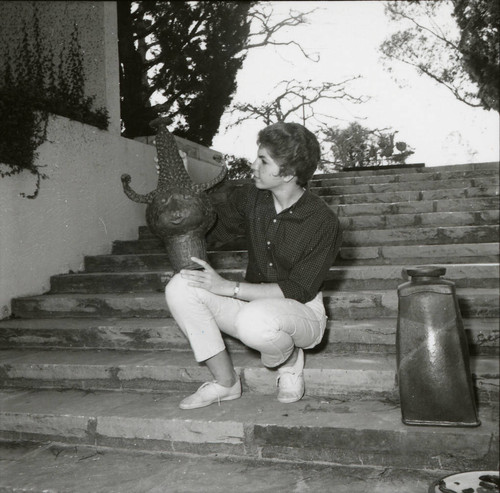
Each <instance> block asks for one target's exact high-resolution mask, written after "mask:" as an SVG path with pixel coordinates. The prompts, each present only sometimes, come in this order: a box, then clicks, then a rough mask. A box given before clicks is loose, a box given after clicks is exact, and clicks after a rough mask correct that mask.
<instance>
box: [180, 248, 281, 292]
mask: <svg viewBox="0 0 500 493" xmlns="http://www.w3.org/2000/svg"><path fill="white" fill-rule="evenodd" d="M191 260H193V262H196V263H197V264H199V265H201V266H202V267H203V269H204V270H185V269H183V270H181V272H180V274H181V276H182V277H183V278H184V279H188V280H189V283H188V284H189V285H190V286H194V287H196V288H202V289H206V290H207V291H210V292H211V293H214V294H218V295H220V296H229V297H233V296H234V295H235V288H236V286H237V282H236V281H230V280H228V279H224V278H223V277H222V276H220V275H219V274H218V273H217V272H216V271H215V270H214V269H213V268H212V267H211V266H210V264H209V263H208V262H205V261H204V260H201V259H199V258H196V257H191ZM235 297H236V298H238V299H240V300H245V301H252V300H257V299H260V298H284V297H285V296H284V294H283V291H281V288H280V287H279V285H278V284H277V283H263V284H253V283H249V282H240V283H239V291H238V294H237V296H235Z"/></svg>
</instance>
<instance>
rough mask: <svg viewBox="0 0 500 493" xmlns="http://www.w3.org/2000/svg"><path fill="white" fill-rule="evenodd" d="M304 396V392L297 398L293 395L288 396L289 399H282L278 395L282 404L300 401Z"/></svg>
mask: <svg viewBox="0 0 500 493" xmlns="http://www.w3.org/2000/svg"><path fill="white" fill-rule="evenodd" d="M302 397H304V394H302V395H301V396H300V397H298V398H296V397H291V398H288V399H280V398H279V397H278V401H279V402H281V403H282V404H291V403H292V402H298V401H300V400H301V399H302Z"/></svg>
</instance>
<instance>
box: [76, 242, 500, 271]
mask: <svg viewBox="0 0 500 493" xmlns="http://www.w3.org/2000/svg"><path fill="white" fill-rule="evenodd" d="M208 259H209V261H210V264H211V265H212V266H213V267H214V268H216V269H231V268H237V267H239V266H242V265H246V263H247V262H248V252H246V251H245V250H238V251H230V250H227V251H213V250H212V251H210V250H209V252H208ZM498 260H499V249H498V243H472V244H452V245H402V246H384V247H344V248H341V250H340V252H339V256H338V257H337V259H336V261H335V264H336V265H337V264H339V265H355V264H357V263H363V264H366V265H380V264H391V263H393V264H399V265H416V264H426V265H428V264H435V263H439V264H453V263H470V262H478V263H498ZM169 269H171V266H170V262H169V261H168V257H167V255H166V253H165V252H163V253H143V254H125V253H123V254H112V255H94V256H86V257H85V258H84V270H85V272H87V273H91V272H136V271H152V270H162V271H163V270H169Z"/></svg>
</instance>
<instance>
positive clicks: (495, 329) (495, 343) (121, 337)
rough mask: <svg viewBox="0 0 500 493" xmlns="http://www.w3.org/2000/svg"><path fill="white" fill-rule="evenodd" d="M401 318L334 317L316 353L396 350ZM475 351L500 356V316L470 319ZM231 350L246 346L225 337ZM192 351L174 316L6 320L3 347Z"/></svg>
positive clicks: (0, 338) (0, 332)
mask: <svg viewBox="0 0 500 493" xmlns="http://www.w3.org/2000/svg"><path fill="white" fill-rule="evenodd" d="M396 322H397V321H396V318H378V319H365V320H350V319H343V320H331V321H328V323H327V328H326V331H325V336H324V338H323V341H322V342H321V344H320V345H319V346H318V347H317V348H315V349H314V350H311V352H313V353H318V352H321V353H329V354H331V353H334V354H359V353H384V354H386V353H389V354H394V353H395V352H396V348H395V340H396ZM463 322H464V327H465V333H466V335H467V338H468V341H469V350H470V351H471V353H472V354H477V355H498V353H499V341H500V332H499V320H498V319H497V318H491V319H487V318H485V319H482V318H469V319H464V321H463ZM224 339H225V343H226V346H227V347H228V348H229V350H230V351H231V352H238V351H244V352H246V351H247V348H246V346H244V345H243V344H242V343H240V342H239V341H237V340H236V339H233V338H232V337H229V336H224ZM22 348H24V349H62V348H64V349H75V348H76V349H78V348H80V349H126V350H137V351H141V350H150V351H152V350H166V349H170V350H188V349H189V344H188V342H187V339H186V338H185V337H184V336H183V335H182V333H181V331H180V329H179V328H178V326H177V324H176V323H175V321H174V320H173V319H172V318H160V319H154V318H123V319H120V318H37V319H9V320H2V321H0V349H22Z"/></svg>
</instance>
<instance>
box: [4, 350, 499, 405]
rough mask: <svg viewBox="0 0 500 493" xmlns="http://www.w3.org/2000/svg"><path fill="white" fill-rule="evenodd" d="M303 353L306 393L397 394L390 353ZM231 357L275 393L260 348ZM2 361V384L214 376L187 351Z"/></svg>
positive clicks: (98, 384) (170, 382)
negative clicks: (349, 354) (333, 354)
mask: <svg viewBox="0 0 500 493" xmlns="http://www.w3.org/2000/svg"><path fill="white" fill-rule="evenodd" d="M306 358H307V363H306V366H307V368H306V370H304V372H305V373H304V378H305V380H306V386H307V395H319V396H325V397H326V396H329V397H334V396H339V395H346V394H359V395H364V396H368V395H376V394H379V393H382V394H387V395H390V396H391V397H392V398H395V397H396V396H395V391H396V383H395V368H396V363H395V358H394V356H393V355H364V356H363V357H353V356H336V357H332V355H331V354H330V355H328V356H326V355H322V354H321V355H319V354H307V355H306ZM487 358H488V357H481V358H478V359H477V362H476V367H475V368H476V370H474V371H475V373H474V375H475V378H479V379H484V375H488V374H489V375H491V374H494V373H495V371H494V365H493V364H492V363H493V360H491V361H489V360H488V359H487ZM232 360H233V363H234V366H235V370H236V372H237V373H238V374H239V375H240V377H241V379H242V381H243V386H244V391H245V392H250V393H256V394H267V395H269V394H270V395H274V394H275V392H276V377H277V372H276V371H275V370H274V371H273V370H269V369H267V368H265V367H264V366H262V364H261V363H260V357H259V355H258V353H256V352H253V351H252V352H251V351H246V352H237V353H234V354H233V355H232ZM0 361H1V362H2V363H1V364H0V369H1V371H0V374H1V375H2V377H1V378H0V386H1V387H2V388H8V387H16V388H59V389H72V388H76V389H87V390H99V389H100V390H104V389H115V390H137V391H141V390H142V391H144V390H154V391H158V392H163V391H169V390H179V389H181V390H182V389H184V390H186V391H190V390H193V391H194V390H196V389H197V388H198V387H199V386H200V385H201V384H202V383H203V382H205V381H207V380H211V379H212V378H213V377H211V374H210V372H209V371H208V369H207V367H206V366H205V365H199V364H198V363H196V361H195V360H194V358H193V356H192V353H191V352H190V351H116V350H115V351H106V350H99V351H94V350H72V351H67V350H65V351H36V350H6V351H0ZM497 373H498V372H497Z"/></svg>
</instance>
